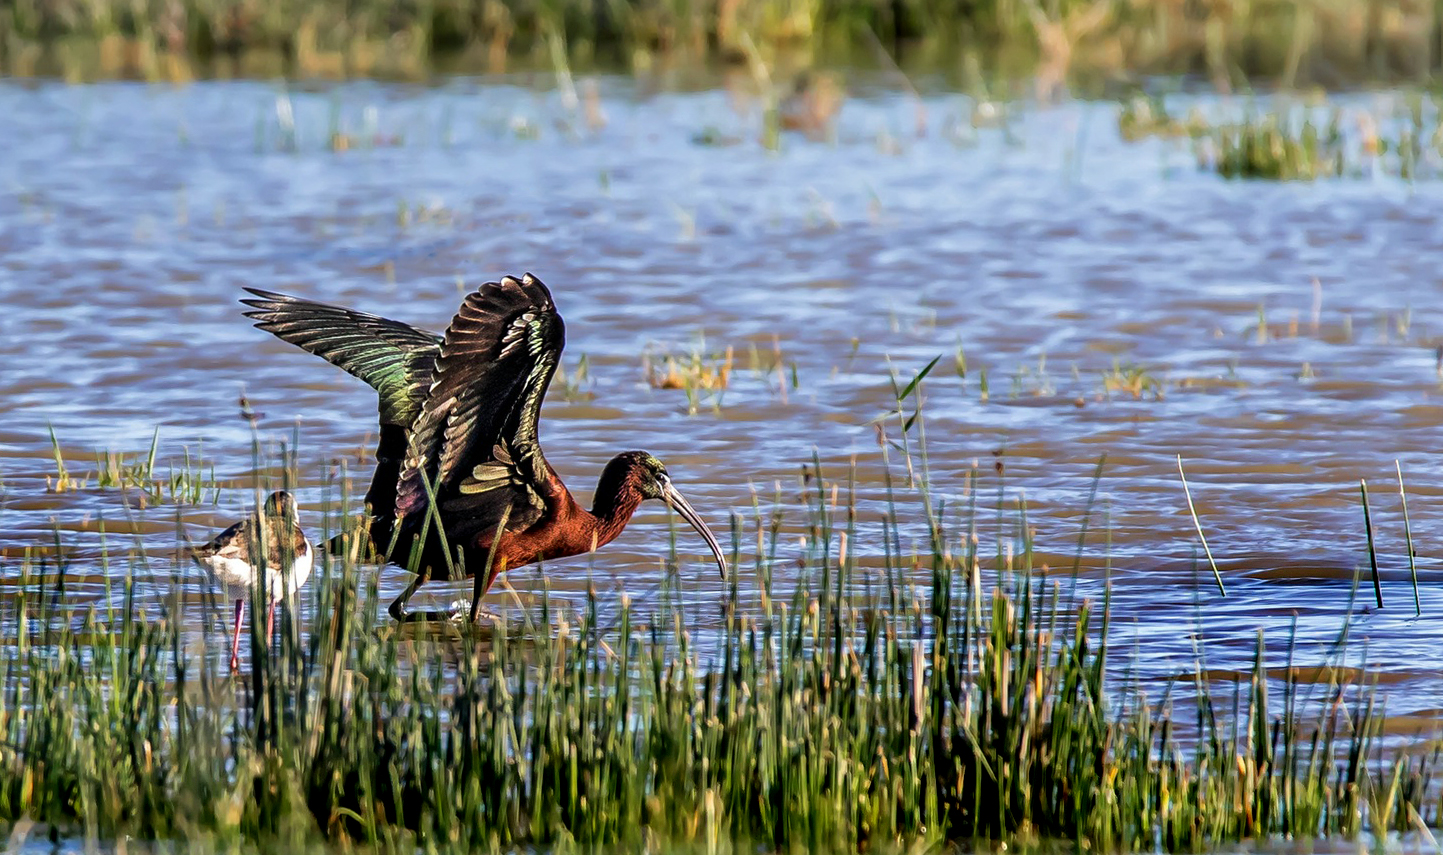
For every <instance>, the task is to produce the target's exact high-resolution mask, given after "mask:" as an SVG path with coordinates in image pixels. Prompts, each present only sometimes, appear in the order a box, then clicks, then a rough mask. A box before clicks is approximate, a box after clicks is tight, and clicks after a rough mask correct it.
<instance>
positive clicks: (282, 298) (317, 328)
mask: <svg viewBox="0 0 1443 855" xmlns="http://www.w3.org/2000/svg"><path fill="white" fill-rule="evenodd" d="M246 290H247V291H249V292H251V293H252V294H254V295H256V297H257V298H258V299H251V300H242V301H241V302H242V303H245V304H246V305H247V306H251V307H252V308H253V309H254V310H255V311H250V312H246V313H245V314H246V317H248V318H252V319H254V320H255V321H256V326H257V327H258V328H260V329H263V330H265V331H266V332H268V333H270V334H272V335H274V336H276V337H277V338H279V339H281V340H283V341H288V342H290V343H291V344H294V345H296V346H297V347H299V348H301V349H302V350H305V351H308V352H310V353H314V354H315V355H317V356H319V357H321V358H322V359H325V360H326V361H327V362H329V363H331V364H332V365H335V366H336V367H338V368H340V369H341V370H343V371H345V372H347V373H349V374H352V375H354V376H356V377H359V378H361V379H362V380H364V381H366V383H367V384H369V385H370V386H371V388H373V389H375V390H376V393H377V394H378V396H379V397H380V403H379V409H380V415H381V424H383V425H387V424H390V425H399V426H400V427H402V428H409V427H410V426H411V423H412V422H414V421H415V419H416V416H417V415H419V414H420V412H421V405H422V403H423V402H424V400H425V395H426V391H427V390H428V389H429V388H430V386H431V381H432V373H433V371H434V369H435V364H436V358H437V356H439V355H440V352H441V339H440V337H438V336H437V335H435V334H434V333H430V332H426V331H425V330H420V329H417V328H415V327H413V326H411V325H409V324H403V323H401V322H400V321H393V320H390V319H388V318H382V317H379V316H377V315H371V314H367V313H365V312H357V311H355V310H353V309H346V308H342V307H340V306H331V305H327V304H325V303H314V302H311V301H310V300H302V299H300V298H299V297H292V296H289V295H287V294H277V293H275V292H273V291H262V290H260V289H259V288H247V289H246Z"/></svg>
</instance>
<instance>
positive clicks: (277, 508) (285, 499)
mask: <svg viewBox="0 0 1443 855" xmlns="http://www.w3.org/2000/svg"><path fill="white" fill-rule="evenodd" d="M190 555H191V556H192V557H193V558H194V559H195V560H196V561H198V562H200V564H201V565H202V566H204V567H205V568H206V569H208V570H209V571H210V572H211V575H212V576H214V577H215V580H216V582H218V583H219V584H220V585H221V586H222V587H223V588H224V589H225V591H226V596H228V597H230V598H232V599H234V600H235V634H234V638H233V639H232V640H231V646H230V667H231V670H232V671H234V670H235V669H236V667H237V666H238V665H239V664H240V630H241V615H242V614H244V613H245V603H246V598H247V597H249V596H250V590H251V588H252V587H254V586H255V585H256V584H257V582H258V581H259V578H258V575H257V574H258V573H259V572H260V569H261V567H262V566H264V567H265V573H266V585H265V595H266V596H267V597H268V598H269V599H270V606H269V608H267V609H266V640H267V642H269V640H270V637H271V634H272V632H273V631H274V630H275V625H276V603H278V602H280V601H281V600H282V599H284V598H285V596H286V595H287V594H295V592H296V591H298V590H300V588H301V586H302V585H304V584H305V583H306V577H308V576H310V575H311V564H312V560H313V559H314V557H315V556H314V553H312V552H311V543H310V541H308V540H306V534H305V532H303V531H301V525H300V522H299V516H298V514H297V511H296V498H295V496H292V495H291V494H290V493H287V492H286V491H284V490H277V491H276V492H274V493H271V494H270V495H269V496H267V497H266V501H265V504H264V505H263V506H262V507H261V509H260V510H259V511H257V512H256V513H254V514H252V515H251V516H250V517H247V518H246V519H243V520H241V521H240V522H238V523H236V524H235V525H233V526H231V527H230V528H228V529H226V530H225V531H223V532H221V533H220V534H218V535H216V536H215V537H214V538H212V539H211V541H210V542H209V543H205V544H202V545H200V546H196V547H192V548H191V549H190ZM262 555H264V556H265V560H264V561H262V560H261V556H262Z"/></svg>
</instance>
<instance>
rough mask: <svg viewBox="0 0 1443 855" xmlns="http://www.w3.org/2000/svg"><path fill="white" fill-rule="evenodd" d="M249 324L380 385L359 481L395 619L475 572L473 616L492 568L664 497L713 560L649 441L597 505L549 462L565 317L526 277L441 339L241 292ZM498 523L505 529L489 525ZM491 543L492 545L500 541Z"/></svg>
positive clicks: (479, 296) (558, 547) (607, 525)
mask: <svg viewBox="0 0 1443 855" xmlns="http://www.w3.org/2000/svg"><path fill="white" fill-rule="evenodd" d="M246 290H248V291H250V292H251V293H252V294H254V295H255V296H256V298H255V299H247V300H243V301H242V302H244V303H245V304H246V305H248V306H251V307H252V309H253V311H249V312H247V313H246V316H247V317H250V318H253V319H255V320H256V326H257V327H259V328H260V329H263V330H265V331H267V332H269V333H272V334H273V335H275V336H277V337H279V338H281V339H283V340H285V341H288V342H291V343H292V344H295V345H297V346H298V347H301V348H302V349H304V350H307V351H309V352H311V353H314V354H316V355H318V356H321V357H323V358H324V359H326V360H327V361H328V362H330V363H332V364H333V365H336V366H338V367H340V368H342V369H343V370H345V371H347V372H349V373H351V374H353V375H355V376H357V377H360V378H361V379H362V380H365V381H366V382H367V383H368V384H370V385H371V386H372V387H373V388H374V389H375V390H376V392H377V395H378V397H379V409H380V420H381V431H380V442H379V445H378V446H377V449H376V472H375V475H374V476H373V477H372V479H371V486H370V489H369V490H368V491H367V493H366V503H367V505H368V506H369V508H370V514H371V525H370V536H371V543H372V546H373V548H374V549H375V551H376V553H377V554H380V555H384V556H385V557H386V558H387V559H388V560H391V561H394V562H395V563H397V564H401V565H402V566H405V567H407V568H408V569H410V570H411V571H412V572H414V573H416V579H415V580H414V581H413V582H412V583H411V585H410V586H408V587H407V588H406V590H405V591H404V592H403V593H402V594H401V596H399V597H397V598H396V600H395V601H394V602H393V603H391V608H390V611H391V614H392V616H393V617H395V618H396V619H397V620H405V619H407V617H409V616H408V615H407V614H406V612H405V605H406V602H407V601H408V600H409V599H410V597H411V595H412V594H413V593H415V591H416V588H417V587H419V586H420V585H422V584H424V583H425V582H426V581H427V580H428V579H432V578H451V579H459V578H467V577H471V576H475V577H477V584H476V593H475V596H474V597H473V600H472V605H471V616H472V619H473V620H474V619H475V618H476V615H477V610H478V601H479V598H480V595H481V594H482V593H484V592H485V591H486V589H487V588H489V587H490V585H491V583H492V581H494V579H495V578H496V576H497V574H499V573H501V572H504V571H505V570H507V569H510V568H513V567H518V566H521V565H524V564H530V563H533V562H536V561H541V560H546V559H553V558H565V557H567V556H571V555H579V554H581V553H585V552H590V551H591V550H593V549H596V548H597V547H599V546H602V545H604V544H607V543H609V542H611V541H612V540H614V539H615V538H616V537H617V535H619V534H621V532H622V529H624V528H625V527H626V524H627V522H628V521H629V520H630V519H631V516H632V514H633V513H634V512H635V511H636V508H637V506H638V505H640V504H641V502H642V501H644V500H646V499H661V500H663V501H665V502H666V503H667V504H668V505H670V506H671V507H672V508H673V509H674V510H675V511H676V512H677V513H678V514H679V515H680V516H681V517H682V518H683V519H685V520H686V521H687V522H688V523H690V524H691V526H692V527H693V528H695V529H696V530H697V532H698V533H699V534H701V536H702V537H703V538H704V539H705V540H706V542H707V545H708V546H709V547H710V548H711V551H712V554H713V555H714V556H715V557H716V561H717V566H718V567H719V568H720V569H721V573H722V577H723V578H725V577H726V559H725V557H724V556H723V554H722V551H721V546H720V545H719V544H718V543H717V541H716V538H715V537H714V536H713V535H712V533H711V531H710V530H709V529H708V528H707V526H706V524H705V523H704V522H702V519H701V517H700V516H698V515H697V513H696V511H695V510H694V509H693V508H692V507H691V505H690V504H689V503H688V502H687V501H686V499H684V498H683V497H682V495H681V493H680V492H678V491H677V489H676V487H675V486H674V485H673V484H672V482H671V477H670V475H669V474H668V472H667V470H666V467H665V466H664V465H662V463H661V461H660V460H657V459H656V458H655V457H653V456H652V455H650V454H648V453H646V452H644V451H628V452H626V453H624V454H620V455H617V456H616V457H615V458H613V459H612V460H611V462H610V463H608V464H607V465H606V468H605V469H604V470H603V471H602V474H601V479H600V481H599V482H598V483H597V487H596V494H595V499H594V502H593V504H592V508H591V509H590V510H586V509H584V508H582V507H581V506H580V505H579V504H578V503H577V502H576V500H575V499H574V498H573V497H572V495H571V492H570V491H569V490H567V489H566V486H565V485H564V484H562V483H561V479H560V478H559V477H557V475H556V470H554V469H552V468H551V465H550V464H549V463H547V462H546V458H545V456H544V455H543V454H542V451H541V443H540V440H539V438H538V435H537V427H538V420H539V417H540V415H541V401H542V399H543V398H544V397H545V395H546V389H547V386H548V385H549V384H550V383H551V377H552V375H553V374H554V373H555V372H556V366H557V364H558V363H559V362H560V359H561V350H562V347H563V346H564V343H565V326H564V324H563V323H562V321H561V316H560V315H559V314H557V312H556V307H555V305H553V303H552V300H551V293H550V292H549V291H548V290H547V289H546V286H545V285H544V284H542V283H541V280H539V279H537V278H535V277H534V276H532V275H531V274H529V273H528V274H526V275H525V276H523V277H521V278H520V279H515V278H512V277H509V276H508V277H505V278H503V279H501V281H499V282H487V283H486V284H484V285H482V286H481V287H479V288H478V289H476V290H475V291H473V292H471V293H470V294H468V295H467V297H466V299H465V301H464V302H462V304H461V308H460V309H459V310H458V311H457V313H456V316H455V317H454V318H452V320H451V324H450V326H449V327H447V329H446V333H445V335H444V336H436V335H434V334H432V333H428V332H425V331H423V330H419V329H416V328H415V327H412V326H410V325H408V324H403V323H400V322H399V321H392V320H388V319H386V318H381V317H378V316H376V315H369V314H365V313H363V312H356V311H354V310H351V309H344V308H340V307H337V306H329V305H325V304H322V303H314V302H311V301H309V300H302V299H300V298H297V297H290V296H287V295H284V294H276V293H273V292H269V291H261V290H259V289H255V288H248V289H246ZM498 532H499V537H498ZM493 547H494V548H493Z"/></svg>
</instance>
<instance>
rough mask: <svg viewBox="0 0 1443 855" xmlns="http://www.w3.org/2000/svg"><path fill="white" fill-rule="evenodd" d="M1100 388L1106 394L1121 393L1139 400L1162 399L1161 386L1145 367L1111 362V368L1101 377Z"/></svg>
mask: <svg viewBox="0 0 1443 855" xmlns="http://www.w3.org/2000/svg"><path fill="white" fill-rule="evenodd" d="M1102 388H1103V390H1104V391H1106V392H1107V393H1108V394H1116V393H1119V392H1120V393H1122V394H1125V395H1131V396H1132V397H1133V398H1137V399H1141V398H1142V396H1143V395H1149V394H1150V395H1152V396H1153V397H1154V398H1158V399H1160V398H1162V396H1163V384H1162V381H1160V380H1158V379H1157V377H1156V376H1154V375H1153V373H1152V372H1151V371H1149V370H1148V369H1147V368H1146V367H1145V366H1142V365H1136V364H1134V363H1131V362H1126V363H1124V362H1120V361H1118V360H1113V363H1112V368H1110V369H1109V370H1107V371H1106V372H1104V373H1103V375H1102Z"/></svg>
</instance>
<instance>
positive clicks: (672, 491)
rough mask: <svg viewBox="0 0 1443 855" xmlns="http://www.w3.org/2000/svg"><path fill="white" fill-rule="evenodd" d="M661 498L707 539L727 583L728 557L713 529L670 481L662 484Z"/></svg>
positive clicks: (723, 579)
mask: <svg viewBox="0 0 1443 855" xmlns="http://www.w3.org/2000/svg"><path fill="white" fill-rule="evenodd" d="M661 498H662V501H664V502H666V503H667V504H668V505H670V506H671V508H672V510H674V511H676V512H677V513H678V514H681V518H682V519H684V520H686V521H687V523H689V524H690V525H691V527H692V528H694V529H696V533H697V534H699V535H701V536H702V537H704V538H706V545H707V546H710V547H711V551H712V554H713V555H715V556H716V566H717V567H718V568H719V569H720V570H721V577H722V581H726V578H727V560H726V556H725V555H723V554H722V548H721V544H719V543H717V542H716V537H715V536H713V535H712V533H711V529H709V528H707V527H706V523H704V522H702V521H701V517H700V516H698V515H697V512H696V510H695V509H693V508H692V506H691V503H690V502H688V501H687V500H686V499H685V498H683V497H682V495H681V493H679V492H677V489H676V487H673V486H672V484H671V481H669V480H668V481H665V482H664V483H663V484H662V487H661Z"/></svg>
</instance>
